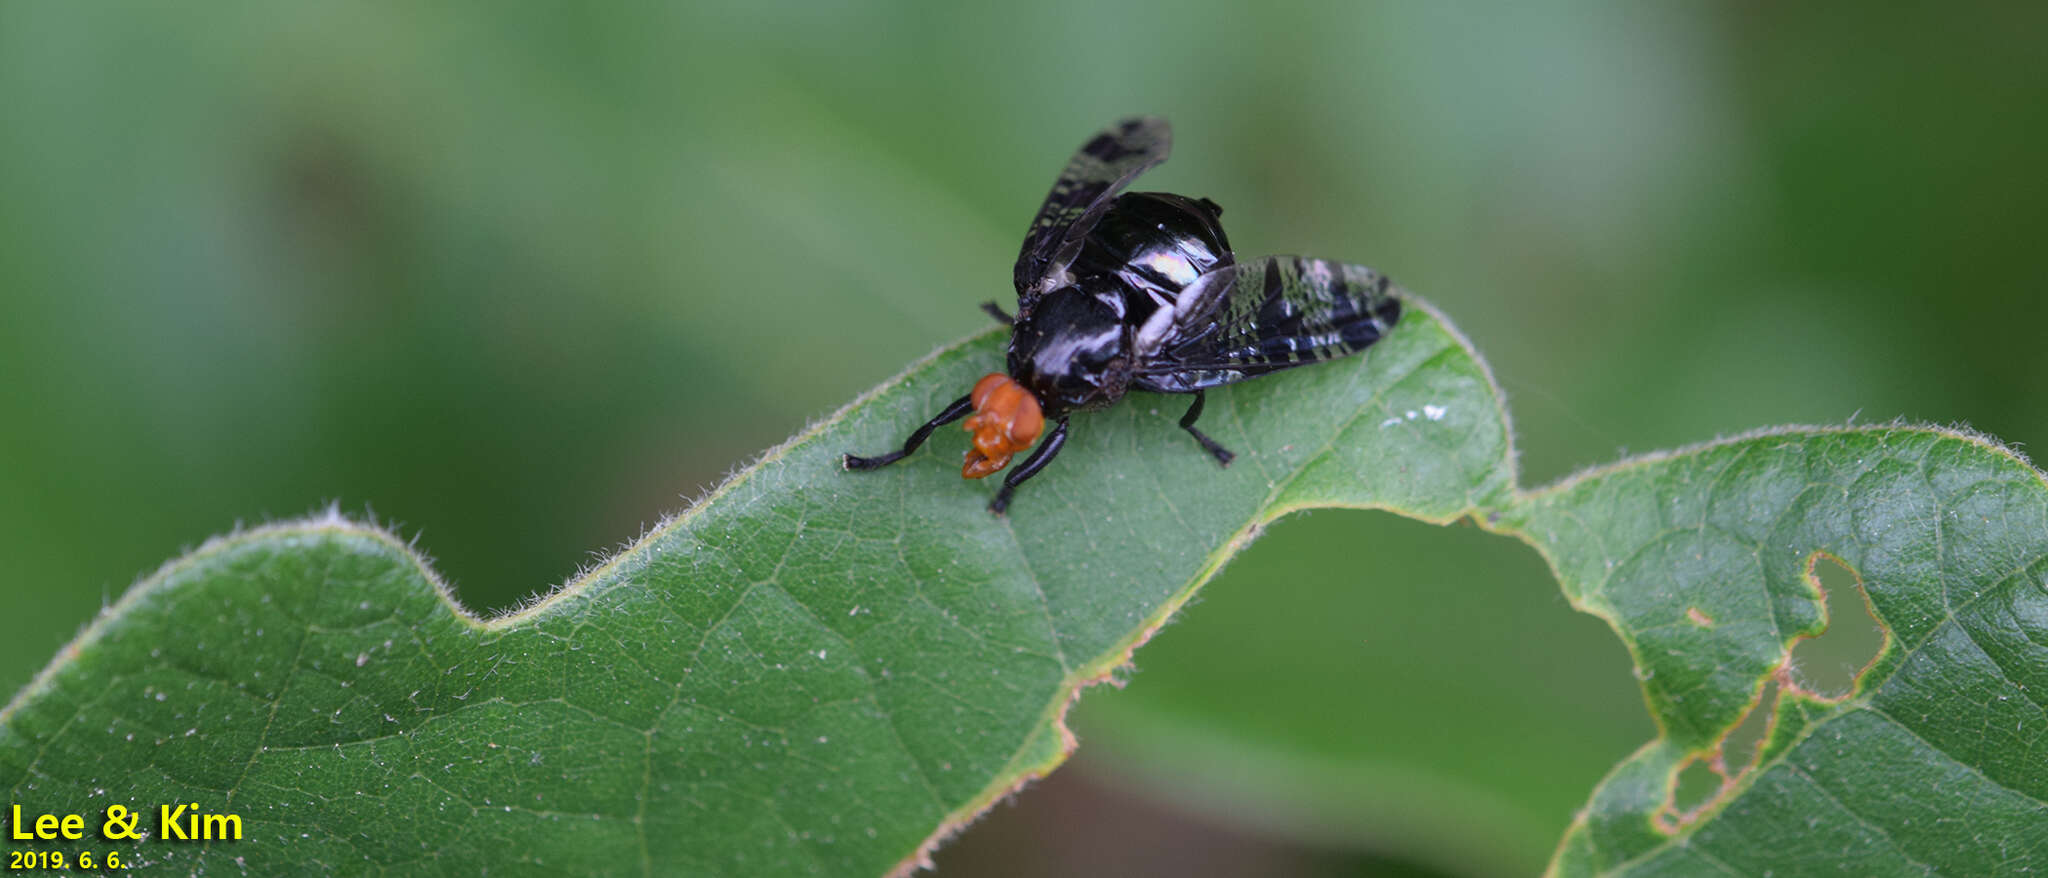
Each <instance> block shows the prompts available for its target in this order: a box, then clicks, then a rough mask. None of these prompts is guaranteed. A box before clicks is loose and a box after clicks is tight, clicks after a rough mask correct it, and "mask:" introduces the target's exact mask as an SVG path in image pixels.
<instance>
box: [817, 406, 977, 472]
mask: <svg viewBox="0 0 2048 878" xmlns="http://www.w3.org/2000/svg"><path fill="white" fill-rule="evenodd" d="M973 410H974V395H973V394H968V395H967V396H963V397H960V398H959V399H956V400H953V404H952V405H949V406H946V410H945V411H942V412H939V415H938V417H935V418H933V419H931V420H929V421H926V422H924V426H922V427H919V428H917V430H916V431H915V432H912V433H911V434H910V438H908V439H905V440H903V449H902V450H900V451H891V452H889V453H888V454H883V455H879V456H876V457H858V456H855V455H852V454H849V455H846V458H845V460H844V461H843V463H844V465H845V466H846V468H847V469H856V470H865V469H879V468H881V467H885V466H888V465H889V464H892V463H895V462H896V461H899V460H902V459H903V458H905V457H908V456H910V453H911V452H913V451H916V450H917V447H918V446H919V445H923V444H924V440H926V439H930V438H931V436H932V431H933V430H936V429H938V428H940V427H943V426H945V425H947V424H950V423H953V422H954V421H957V420H960V419H961V418H964V417H967V413H968V412H971V411H973Z"/></svg>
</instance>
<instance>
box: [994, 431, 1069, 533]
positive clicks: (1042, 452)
mask: <svg viewBox="0 0 2048 878" xmlns="http://www.w3.org/2000/svg"><path fill="white" fill-rule="evenodd" d="M1065 444H1067V419H1066V418H1061V419H1060V422H1059V425H1058V426H1056V427H1053V428H1052V432H1051V433H1050V434H1048V435H1047V436H1046V437H1045V441H1044V442H1040V443H1038V448H1037V449H1035V450H1033V451H1032V452H1031V456H1030V457H1027V458H1024V462H1023V463H1022V464H1020V465H1019V466H1018V467H1017V468H1016V469H1014V470H1011V471H1010V474H1009V475H1008V476H1005V477H1003V488H1002V490H1000V491H997V492H996V498H995V499H994V500H990V501H988V511H990V512H993V513H995V514H997V515H1001V514H1003V513H1004V511H1006V510H1008V509H1009V508H1010V497H1011V496H1012V495H1014V494H1016V493H1017V486H1018V485H1021V484H1024V481H1025V480H1026V479H1029V478H1031V477H1032V476H1035V475H1038V471H1039V470H1042V469H1045V465H1046V464H1048V463H1052V459H1053V457H1054V456H1056V455H1058V454H1059V453H1060V446H1062V445H1065Z"/></svg>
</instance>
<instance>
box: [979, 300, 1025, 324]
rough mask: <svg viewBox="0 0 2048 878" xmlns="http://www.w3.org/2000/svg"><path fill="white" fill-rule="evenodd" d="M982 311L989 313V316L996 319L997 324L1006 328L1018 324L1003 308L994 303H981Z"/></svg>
mask: <svg viewBox="0 0 2048 878" xmlns="http://www.w3.org/2000/svg"><path fill="white" fill-rule="evenodd" d="M981 310H983V311H987V312H988V316H990V317H994V318H995V319H996V322H997V323H1000V324H1002V325H1004V326H1010V325H1012V324H1015V323H1016V322H1017V319H1016V318H1014V317H1011V316H1010V315H1009V312H1007V311H1004V310H1003V306H1001V305H998V304H996V303H994V302H983V303H981Z"/></svg>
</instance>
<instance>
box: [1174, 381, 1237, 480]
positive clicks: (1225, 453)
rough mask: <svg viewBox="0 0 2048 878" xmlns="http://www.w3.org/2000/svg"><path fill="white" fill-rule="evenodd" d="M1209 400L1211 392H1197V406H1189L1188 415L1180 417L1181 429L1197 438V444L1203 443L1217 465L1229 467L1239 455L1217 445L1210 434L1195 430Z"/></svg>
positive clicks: (1203, 446)
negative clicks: (1196, 423)
mask: <svg viewBox="0 0 2048 878" xmlns="http://www.w3.org/2000/svg"><path fill="white" fill-rule="evenodd" d="M1208 398H1209V391H1207V390H1197V391H1195V404H1194V405H1191V406H1188V413H1187V414H1184V415H1181V416H1180V428H1181V429H1183V430H1186V431H1188V435H1190V436H1193V437H1195V441H1196V442H1200V443H1202V448H1203V449H1204V450H1206V451H1208V452H1209V454H1211V455H1213V456H1214V457H1215V458H1216V462H1217V463H1219V464H1222V465H1224V466H1229V465H1230V462H1231V461H1232V460H1234V459H1236V457H1237V455H1235V454H1231V453H1230V449H1228V448H1224V447H1223V446H1221V445H1218V444H1216V440H1214V439H1211V438H1209V436H1208V434H1206V433H1203V432H1202V431H1200V430H1197V429H1195V419H1196V418H1199V417H1201V416H1202V403H1204V402H1207V401H1208Z"/></svg>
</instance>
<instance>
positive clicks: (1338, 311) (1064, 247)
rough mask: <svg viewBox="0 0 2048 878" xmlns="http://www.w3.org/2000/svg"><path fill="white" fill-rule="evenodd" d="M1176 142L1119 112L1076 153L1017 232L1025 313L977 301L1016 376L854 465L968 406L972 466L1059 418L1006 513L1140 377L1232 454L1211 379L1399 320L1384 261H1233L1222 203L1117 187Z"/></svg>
mask: <svg viewBox="0 0 2048 878" xmlns="http://www.w3.org/2000/svg"><path fill="white" fill-rule="evenodd" d="M1171 143H1172V132H1171V129H1169V128H1168V127H1167V124H1166V120H1164V119H1157V118H1151V117H1144V118H1137V119H1126V120H1124V121H1123V122H1120V123H1118V124H1116V125H1115V126H1113V127H1111V128H1109V129H1107V130H1105V131H1103V132H1101V133H1099V134H1097V135H1095V137H1094V138H1092V139H1090V140H1089V141H1088V142H1087V143H1086V144H1084V145H1083V146H1082V147H1081V150H1080V151H1079V152H1077V153H1075V154H1074V157H1073V158H1072V159H1071V160H1069V161H1068V162H1067V168H1066V170H1065V171H1064V172H1062V173H1061V174H1060V178H1059V180H1058V181H1057V182H1055V183H1053V187H1052V192H1051V193H1050V194H1048V195H1047V196H1046V197H1045V204H1043V205H1042V206H1040V207H1039V208H1038V217H1037V218H1036V219H1034V220H1032V222H1031V230H1030V231H1029V232H1028V233H1026V234H1025V236H1024V249H1023V252H1022V253H1020V254H1019V255H1018V257H1017V268H1016V277H1015V280H1016V285H1017V314H1016V316H1015V317H1014V318H1013V317H1011V316H1010V315H1008V314H1005V313H1003V310H1002V308H1000V307H998V306H997V305H996V303H994V302H989V303H987V304H985V305H983V306H982V307H983V308H984V309H986V310H987V311H988V312H989V313H990V314H992V315H994V316H995V318H996V319H998V320H1001V321H1003V322H1004V323H1008V324H1011V326H1012V330H1011V334H1010V356H1009V370H1008V374H1004V373H1001V372H997V373H991V374H989V375H988V376H986V377H984V378H982V379H981V381H980V382H978V383H976V384H975V385H974V391H973V392H972V393H969V394H968V395H966V396H963V397H961V398H959V399H957V400H954V401H953V403H952V404H951V405H948V406H946V409H945V411H942V412H940V413H939V414H938V416H937V417H935V418H932V419H931V420H930V421H928V422H926V423H925V424H924V426H921V427H919V428H917V430H916V431H915V432H913V433H911V434H910V438H909V439H907V440H905V441H904V443H903V447H902V448H901V449H900V450H897V451H892V452H889V453H888V454H884V455H880V456H877V457H856V456H854V455H851V454H849V455H846V461H845V462H846V468H847V469H854V470H866V469H875V468H877V467H882V466H887V465H889V464H891V463H895V462H896V461H898V460H901V459H902V458H903V457H904V456H906V455H908V454H910V453H911V452H913V451H916V450H917V447H918V446H919V445H922V444H924V441H925V439H926V438H928V437H930V436H931V434H932V431H933V430H936V429H938V428H939V427H941V426H944V425H946V424H949V423H952V422H953V421H956V420H959V419H960V418H962V417H967V424H966V426H967V429H968V430H969V431H970V432H972V433H973V434H974V448H973V449H972V450H970V451H968V452H967V459H966V461H965V463H964V464H963V465H962V467H961V473H960V474H961V475H962V476H964V477H966V478H970V479H978V478H981V477H983V476H986V475H988V474H990V473H993V472H996V471H997V470H1000V469H1002V468H1003V467H1004V466H1006V465H1008V464H1009V462H1010V457H1011V455H1014V454H1016V453H1017V452H1020V451H1023V450H1024V449H1026V448H1029V447H1031V444H1032V442H1034V441H1035V440H1037V439H1038V436H1039V434H1040V433H1041V432H1043V431H1044V429H1045V422H1046V421H1048V420H1050V421H1052V422H1053V428H1052V432H1051V433H1050V434H1049V435H1047V436H1046V437H1045V441H1044V442H1043V443H1040V444H1039V446H1038V450H1037V451H1034V452H1032V453H1031V456H1030V457H1027V458H1025V459H1024V463H1023V464H1022V465H1020V466H1018V467H1017V468H1016V469H1015V470H1013V471H1011V473H1010V474H1009V476H1008V477H1006V478H1004V479H1003V487H1002V490H1000V491H997V492H996V496H995V499H994V500H993V501H990V503H989V504H988V508H989V511H991V512H994V513H996V514H998V515H1001V514H1002V513H1003V510H1005V509H1006V508H1008V507H1009V505H1010V497H1011V495H1012V494H1014V493H1015V492H1016V490H1017V486H1018V485H1021V484H1023V483H1024V481H1025V480H1026V479H1029V478H1031V477H1032V476H1034V475H1037V474H1038V472H1039V470H1042V469H1044V468H1045V465H1046V464H1048V463H1051V462H1052V459H1053V456H1054V455H1057V454H1059V452H1060V447H1061V446H1062V445H1064V444H1066V441H1067V417H1068V416H1069V415H1070V414H1071V413H1073V412H1077V411H1088V410H1090V409H1099V408H1104V407H1107V406H1109V405H1110V404H1111V403H1114V402H1116V401H1117V400H1119V399H1122V398H1123V396H1124V394H1125V393H1127V392H1129V391H1130V390H1132V389H1137V390H1149V391H1152V392H1154V393H1192V394H1194V395H1195V399H1194V402H1193V404H1191V405H1189V406H1188V410H1187V414H1185V415H1183V416H1181V419H1180V426H1181V428H1182V429H1184V430H1186V431H1188V433H1189V435H1192V436H1193V437H1194V438H1195V441H1196V442H1199V443H1201V445H1202V448H1203V449H1205V450H1207V451H1208V452H1209V454H1211V455H1213V456H1214V457H1215V458H1216V462H1217V463H1219V464H1223V465H1225V466H1228V465H1229V464H1230V461H1231V458H1232V457H1234V455H1232V454H1231V453H1230V452H1229V451H1228V450H1226V449H1225V448H1224V447H1223V446H1222V445H1219V444H1217V442H1216V440H1214V439H1211V438H1209V437H1208V436H1207V435H1206V434H1204V433H1203V432H1202V431H1200V430H1197V429H1195V420H1196V419H1197V418H1200V417H1201V416H1202V402H1203V395H1204V392H1205V391H1206V390H1207V389H1208V388H1211V387H1217V386H1220V385H1224V384H1232V383H1235V382H1238V381H1243V380H1245V379H1247V378H1256V377H1258V376H1260V375H1265V374H1267V373H1270V372H1278V371H1280V370H1282V369H1291V368H1294V367H1295V366H1304V365H1307V364H1309V363H1314V362H1318V361H1321V360H1327V359H1331V358H1333V357H1341V356H1344V355H1346V354H1352V353H1357V352H1358V351H1360V350H1363V349H1365V347H1366V346H1368V345H1370V344H1372V343H1373V342H1376V341H1379V340H1380V337H1381V336H1384V335H1386V334H1387V332H1388V331H1389V330H1390V329H1392V328H1393V326H1394V323H1395V321H1397V320H1399V319H1400V316H1401V301H1400V299H1399V298H1398V297H1397V296H1396V295H1395V294H1394V293H1393V292H1392V291H1390V289H1389V285H1388V282H1387V278H1386V276H1385V275H1382V274H1380V273H1379V272H1377V271H1374V270H1372V269H1370V268H1364V267H1361V266H1356V265H1346V264H1344V263H1340V262H1330V261H1328V260H1323V259H1310V258H1306V257H1300V256H1266V257H1261V258H1259V259H1249V260H1243V261H1239V260H1238V259H1237V257H1236V256H1235V254H1233V253H1231V252H1230V241H1229V239H1227V238H1225V237H1224V235H1223V227H1222V226H1221V225H1220V224H1219V222H1218V219H1219V218H1220V217H1221V216H1222V214H1223V209H1222V208H1220V207H1217V206H1216V203H1215V202H1213V201H1210V200H1208V199H1206V198H1199V199H1191V198H1186V197H1183V196H1179V195H1169V194H1167V193H1164V192H1131V193H1126V194H1122V195H1119V194H1118V193H1119V192H1122V191H1123V189H1124V187H1126V186H1129V185H1130V183H1131V180H1133V179H1135V178H1136V177H1137V176H1138V175H1139V174H1141V173H1144V172H1145V170H1146V169H1148V168H1150V167H1152V166H1153V165H1156V164H1159V163H1160V162H1163V161H1165V160H1166V154H1167V151H1168V150H1169V148H1170V146H1171ZM969 412H972V413H973V416H972V417H968V414H969Z"/></svg>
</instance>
